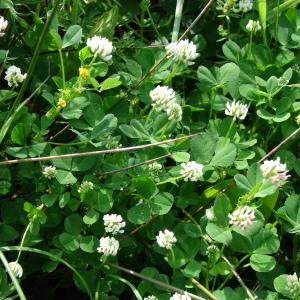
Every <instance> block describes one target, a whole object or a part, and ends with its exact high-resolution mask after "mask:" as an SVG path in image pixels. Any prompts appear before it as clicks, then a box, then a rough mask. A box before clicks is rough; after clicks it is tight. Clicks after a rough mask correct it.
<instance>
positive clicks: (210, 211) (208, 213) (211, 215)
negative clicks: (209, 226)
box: [205, 207, 216, 221]
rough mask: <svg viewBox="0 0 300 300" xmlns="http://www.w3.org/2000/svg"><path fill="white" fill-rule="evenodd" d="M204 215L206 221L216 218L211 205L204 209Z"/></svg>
mask: <svg viewBox="0 0 300 300" xmlns="http://www.w3.org/2000/svg"><path fill="white" fill-rule="evenodd" d="M205 215H206V218H207V220H208V221H214V220H215V219H216V217H215V213H214V208H213V207H210V208H208V209H206V210H205Z"/></svg>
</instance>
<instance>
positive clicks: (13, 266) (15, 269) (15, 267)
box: [8, 261, 23, 278]
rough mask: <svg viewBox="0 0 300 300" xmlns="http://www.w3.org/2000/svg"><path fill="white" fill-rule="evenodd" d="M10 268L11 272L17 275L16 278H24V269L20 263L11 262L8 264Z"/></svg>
mask: <svg viewBox="0 0 300 300" xmlns="http://www.w3.org/2000/svg"><path fill="white" fill-rule="evenodd" d="M8 266H9V268H10V270H11V271H12V273H13V274H14V275H15V277H17V278H21V277H22V276H23V268H22V266H21V265H20V264H19V263H18V262H16V261H11V262H10V263H9V264H8Z"/></svg>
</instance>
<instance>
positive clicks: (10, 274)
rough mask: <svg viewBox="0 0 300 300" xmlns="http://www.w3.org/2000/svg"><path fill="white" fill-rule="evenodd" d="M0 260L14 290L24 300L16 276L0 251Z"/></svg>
mask: <svg viewBox="0 0 300 300" xmlns="http://www.w3.org/2000/svg"><path fill="white" fill-rule="evenodd" d="M0 260H1V261H2V263H3V265H4V267H5V269H6V271H7V273H8V275H9V277H10V279H11V281H12V282H13V284H14V286H15V289H16V291H17V293H18V295H19V297H20V299H21V300H26V297H25V295H24V292H23V290H22V288H21V286H20V283H19V281H18V280H17V278H16V276H15V275H14V273H13V272H12V270H11V269H10V267H9V264H8V261H7V259H6V257H5V255H4V253H3V252H2V251H0Z"/></svg>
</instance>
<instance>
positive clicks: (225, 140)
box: [224, 118, 235, 145]
mask: <svg viewBox="0 0 300 300" xmlns="http://www.w3.org/2000/svg"><path fill="white" fill-rule="evenodd" d="M234 121H235V118H232V120H231V122H230V125H229V128H228V130H227V133H226V135H225V139H224V145H225V144H226V142H227V141H228V138H229V136H230V133H231V130H232V127H233V124H234Z"/></svg>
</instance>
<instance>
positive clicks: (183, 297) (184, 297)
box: [170, 293, 192, 300]
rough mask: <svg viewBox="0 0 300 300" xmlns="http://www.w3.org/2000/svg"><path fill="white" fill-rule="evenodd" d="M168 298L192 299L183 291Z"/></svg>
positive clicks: (178, 299)
mask: <svg viewBox="0 0 300 300" xmlns="http://www.w3.org/2000/svg"><path fill="white" fill-rule="evenodd" d="M170 300H192V298H191V297H190V296H189V295H188V293H184V294H179V293H175V294H173V296H172V297H171V298H170Z"/></svg>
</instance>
